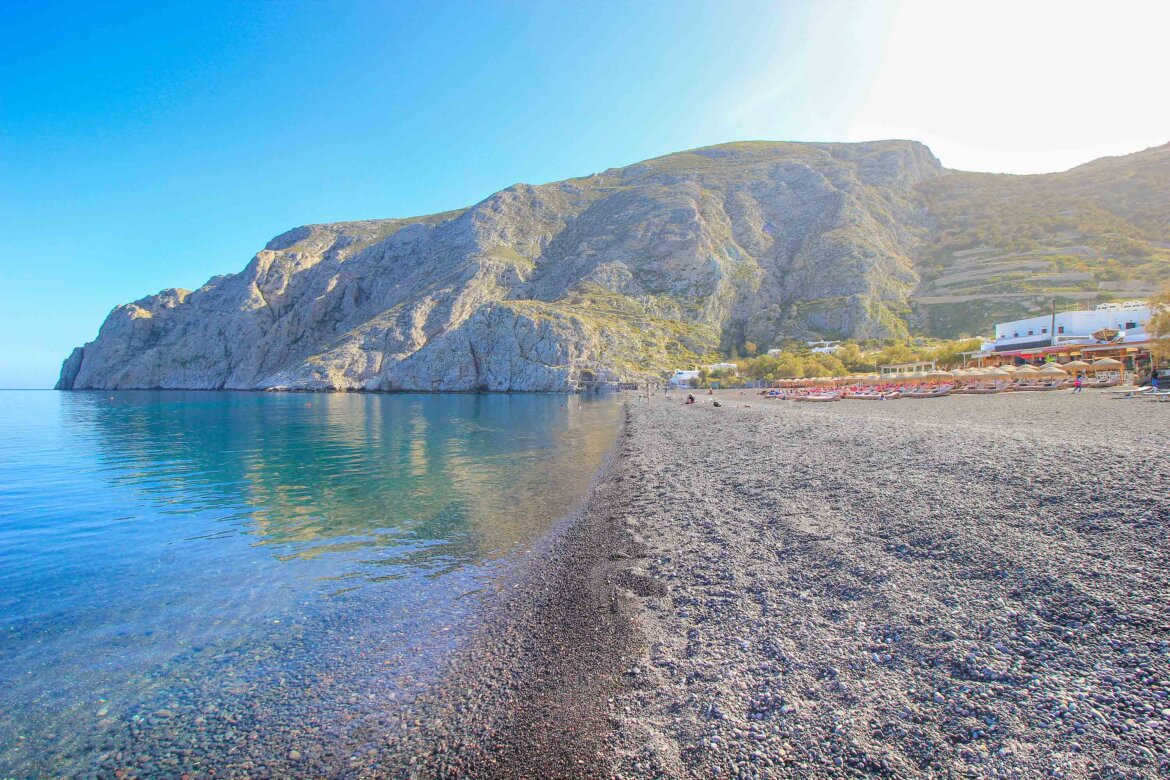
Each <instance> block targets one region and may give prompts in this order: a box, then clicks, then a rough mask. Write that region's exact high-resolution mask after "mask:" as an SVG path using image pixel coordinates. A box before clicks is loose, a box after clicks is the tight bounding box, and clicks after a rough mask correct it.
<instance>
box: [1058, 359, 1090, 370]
mask: <svg viewBox="0 0 1170 780" xmlns="http://www.w3.org/2000/svg"><path fill="white" fill-rule="evenodd" d="M1060 367H1061V368H1063V369H1064V370H1065V371H1073V372H1075V371H1088V370H1089V368H1090V366H1089V364H1088V363H1086V362H1085V361H1083V360H1072V361H1070V362H1068V363H1061V365H1060Z"/></svg>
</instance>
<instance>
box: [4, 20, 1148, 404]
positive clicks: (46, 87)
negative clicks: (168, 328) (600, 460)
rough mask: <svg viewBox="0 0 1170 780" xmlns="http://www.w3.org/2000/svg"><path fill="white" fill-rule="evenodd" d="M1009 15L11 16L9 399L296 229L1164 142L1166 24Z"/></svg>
mask: <svg viewBox="0 0 1170 780" xmlns="http://www.w3.org/2000/svg"><path fill="white" fill-rule="evenodd" d="M996 2H998V0H994V1H992V2H989V3H987V4H946V3H943V4H937V3H930V2H925V0H913V1H911V0H906V1H905V2H889V3H881V2H876V3H875V2H864V3H863V2H849V1H848V0H820V1H819V2H815V3H813V2H806V3H782V2H771V3H765V2H748V1H746V0H744V1H741V2H730V3H727V2H720V3H714V2H711V3H698V2H638V3H633V2H630V3H609V2H581V3H539V4H538V3H529V4H523V3H519V2H480V3H474V4H473V3H422V2H420V3H409V4H406V3H403V4H395V3H390V2H377V3H375V2H369V3H366V2H293V1H291V0H290V1H289V2H260V0H256V1H255V2H238V3H204V2H200V3H135V2H122V3H100V4H93V3H78V4H68V3H57V4H49V3H32V2H28V3H12V2H8V0H0V27H2V28H3V29H4V30H5V45H4V46H3V47H0V236H2V240H0V290H2V293H0V295H2V298H0V387H46V386H50V385H51V384H52V383H53V381H55V379H56V373H57V370H58V367H59V365H60V361H61V359H62V358H64V357H65V356H66V355H67V354H68V352H69V350H70V349H71V348H72V347H73V346H75V345H78V344H81V343H83V342H85V341H88V340H90V339H92V338H93V336H94V335H95V334H96V332H97V328H98V326H99V325H100V324H101V321H102V319H103V318H104V317H105V315H106V314H107V313H108V312H109V310H110V309H111V308H112V307H113V306H114V305H115V304H117V303H122V302H126V301H129V300H134V299H136V298H140V297H142V296H144V295H147V294H150V293H153V292H157V291H158V290H160V289H162V288H165V287H172V286H179V287H188V288H193V287H197V286H199V285H200V284H202V283H203V282H204V281H205V280H206V279H207V278H208V277H210V276H212V275H215V274H220V273H227V272H234V271H237V270H239V269H241V268H242V267H243V266H244V265H245V263H246V262H247V261H248V259H249V258H250V257H251V255H252V254H253V253H254V252H255V251H256V250H257V249H259V248H260V247H262V246H263V245H264V243H265V242H266V241H267V240H268V239H269V238H271V237H272V236H274V235H276V234H278V233H281V232H283V231H284V230H287V229H288V228H290V227H294V226H296V225H301V224H305V223H310V222H325V221H335V220H346V219H359V218H369V217H390V216H404V215H412V214H422V213H431V212H436V211H442V210H446V209H451V208H457V207H461V206H466V205H469V204H471V203H474V202H476V201H478V200H480V199H482V198H484V197H486V196H487V195H489V194H491V193H492V192H494V191H496V190H499V189H501V188H503V187H506V186H508V185H510V184H513V183H515V182H519V181H523V182H530V183H539V182H546V181H553V180H557V179H561V178H566V177H570V176H578V175H584V174H588V173H591V172H593V171H598V170H603V169H605V168H609V167H614V166H619V165H626V164H629V163H633V162H636V161H638V160H641V159H645V158H647V157H652V156H656V155H659V154H664V153H667V152H672V151H677V150H681V149H687V148H693V147H696V146H701V145H705V144H711V143H720V142H724V141H731V140H743V139H784V140H863V139H866V138H877V137H913V138H917V139H920V140H923V141H926V142H927V143H929V144H931V146H932V148H934V150H935V152H936V154H938V155H939V157H940V158H941V159H942V160H943V162H944V164H947V165H950V166H952V167H962V168H976V169H985V170H1005V171H1012V172H1026V171H1035V170H1056V169H1061V168H1065V167H1069V166H1070V165H1073V164H1076V163H1079V162H1083V161H1087V160H1088V159H1091V158H1092V157H1094V156H1098V155H1099V154H1105V153H1114V154H1116V153H1124V152H1128V151H1134V150H1137V149H1140V148H1144V147H1145V146H1149V145H1152V144H1154V143H1164V142H1166V141H1167V140H1170V117H1168V115H1167V114H1166V109H1165V108H1162V107H1160V106H1158V107H1152V108H1141V109H1138V108H1135V107H1134V106H1133V105H1132V104H1133V103H1135V102H1136V101H1134V100H1132V99H1129V98H1131V97H1132V96H1131V95H1129V94H1128V92H1127V91H1125V90H1121V91H1120V94H1119V90H1118V89H1117V82H1116V81H1115V80H1113V78H1116V77H1122V76H1127V77H1128V79H1129V81H1131V82H1133V81H1137V82H1141V79H1142V78H1144V79H1147V82H1146V83H1137V84H1135V86H1134V89H1135V90H1137V88H1139V87H1140V88H1142V91H1144V93H1145V99H1144V100H1142V101H1140V102H1141V103H1142V104H1143V105H1145V104H1149V103H1154V102H1155V101H1153V100H1151V99H1150V98H1151V97H1152V96H1154V95H1156V94H1160V90H1161V87H1160V86H1157V85H1156V84H1155V79H1156V78H1157V75H1158V74H1159V73H1161V72H1162V70H1163V69H1162V68H1160V67H1159V63H1158V61H1157V59H1156V58H1157V57H1158V56H1159V55H1158V54H1157V52H1160V51H1162V48H1161V43H1160V42H1159V41H1158V40H1157V39H1156V36H1157V30H1159V29H1165V25H1164V24H1161V23H1159V24H1153V23H1152V22H1153V21H1154V20H1153V19H1152V18H1150V15H1153V14H1162V11H1161V10H1159V6H1158V5H1157V4H1153V3H1151V4H1149V5H1142V4H1140V3H1135V4H1134V5H1133V6H1130V7H1129V9H1130V10H1129V11H1127V12H1126V13H1125V14H1121V13H1115V12H1110V14H1108V15H1107V18H1102V17H1101V16H1100V14H1099V13H1098V11H1096V10H1094V8H1099V7H1100V6H1099V5H1097V6H1095V7H1094V6H1093V5H1092V4H1087V5H1086V6H1085V7H1084V9H1083V11H1082V12H1078V11H1076V9H1075V8H1073V6H1075V5H1076V4H1075V3H1073V4H1071V6H1070V4H1068V3H1063V4H1060V5H1059V6H1050V7H1049V11H1050V13H1041V12H1040V11H1037V12H1035V13H1034V14H1032V15H1029V13H1021V12H1020V11H1019V10H1018V8H1017V9H1016V10H1014V11H1011V13H1012V14H1013V15H1012V16H1011V17H1008V16H1007V14H1008V12H1009V10H1010V9H1012V8H1013V5H1012V4H1009V3H1004V4H1003V5H1002V6H1001V7H998V8H997V6H996ZM1043 5H1044V4H1043V3H1037V6H1036V8H1041V7H1042V6H1043ZM1115 5H1117V4H1115ZM1120 5H1124V4H1120ZM938 6H949V7H950V8H951V9H960V8H964V7H968V8H976V7H977V8H980V9H984V10H983V11H982V12H980V13H977V14H972V13H970V12H963V11H955V10H951V11H949V12H940V11H939V10H938ZM1057 7H1059V8H1060V9H1063V12H1062V13H1060V14H1057V13H1055V10H1056V8H1057ZM1070 8H1072V10H1071V11H1070ZM956 13H957V14H959V15H956ZM940 14H941V15H940ZM948 14H949V15H948ZM964 14H966V15H964ZM1135 14H1136V16H1135ZM1006 18H1011V19H1012V20H1013V21H1012V23H1011V24H1010V25H1008V24H1006V23H1005V21H1004V20H1005V19H1006ZM1070 20H1071V21H1070ZM1161 21H1165V20H1161ZM1136 22H1140V23H1136ZM1111 26H1113V27H1117V28H1118V31H1119V32H1121V31H1124V32H1125V38H1124V46H1122V45H1118V48H1117V50H1116V51H1114V52H1110V51H1105V52H1102V51H1101V50H1100V46H1099V45H1098V46H1097V47H1096V48H1095V49H1094V51H1095V52H1096V54H1095V57H1094V58H1093V62H1094V67H1093V68H1092V69H1090V68H1088V67H1087V66H1084V70H1083V72H1081V71H1078V70H1077V68H1078V67H1082V66H1080V65H1077V64H1076V63H1077V62H1080V61H1081V60H1083V59H1084V58H1083V57H1082V58H1077V57H1074V56H1071V55H1070V51H1071V50H1072V49H1074V48H1075V46H1076V44H1077V39H1078V36H1082V37H1084V36H1088V35H1089V34H1090V33H1091V34H1093V35H1094V36H1096V37H1099V38H1107V37H1108V33H1109V32H1110V29H1111ZM960 31H961V32H964V34H965V36H966V37H964V36H959V38H958V39H956V38H955V36H956V35H957V34H958V32H960ZM972 36H974V37H976V38H978V37H979V36H983V40H982V41H977V43H978V46H976V43H971V42H967V43H964V42H963V41H964V40H966V38H970V37H972ZM987 36H991V37H992V38H995V37H997V36H1004V40H1005V41H1006V42H1007V43H1006V45H1004V46H1000V47H999V48H998V50H997V51H996V56H994V57H992V56H990V55H989V53H988V52H989V49H991V50H994V49H995V47H994V46H990V47H989V45H988V41H987ZM1143 36H1145V37H1149V38H1150V40H1149V41H1144V38H1143ZM1147 43H1148V44H1150V45H1149V46H1148V47H1146V44H1147ZM1145 48H1148V49H1149V53H1146V54H1143V53H1141V52H1143V50H1144V49H1145ZM1143 56H1144V57H1149V58H1151V59H1150V60H1149V62H1145V61H1141V60H1140V59H1135V58H1140V57H1143ZM1021 58H1022V59H1021ZM1054 58H1055V59H1054ZM993 61H994V62H993ZM1111 77H1113V78H1111ZM1098 82H1099V83H1098ZM952 88H953V89H954V90H956V91H958V92H961V95H959V96H955V97H953V98H952V99H949V100H948V99H947V97H946V95H947V94H948V93H949V92H950V91H951V89H952ZM1098 93H1099V94H1098ZM1074 97H1075V99H1076V100H1078V101H1092V100H1094V98H1095V99H1096V101H1097V105H1099V106H1100V108H1101V109H1102V110H1100V111H1094V112H1093V113H1094V114H1101V115H1102V116H1101V117H1097V118H1095V119H1093V121H1086V118H1085V116H1083V115H1077V116H1069V113H1068V111H1067V109H1065V110H1063V111H1062V108H1061V107H1062V106H1067V104H1068V101H1069V100H1070V99H1072V98H1074ZM1101 101H1105V102H1104V104H1101ZM1110 101H1112V102H1110ZM1106 114H1107V115H1108V116H1104V115H1106ZM1159 123H1160V124H1159Z"/></svg>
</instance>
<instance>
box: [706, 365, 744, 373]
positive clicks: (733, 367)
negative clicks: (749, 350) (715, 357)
mask: <svg viewBox="0 0 1170 780" xmlns="http://www.w3.org/2000/svg"><path fill="white" fill-rule="evenodd" d="M707 370H708V371H730V372H731V373H733V374H738V373H739V366H737V365H735V363H712V364H711V365H709V366H707Z"/></svg>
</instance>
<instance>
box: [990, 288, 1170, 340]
mask: <svg viewBox="0 0 1170 780" xmlns="http://www.w3.org/2000/svg"><path fill="white" fill-rule="evenodd" d="M1152 315H1153V311H1152V309H1151V307H1150V304H1149V303H1148V302H1147V301H1126V302H1125V303H1102V304H1100V305H1099V306H1097V307H1096V308H1095V309H1089V310H1088V311H1062V312H1057V313H1056V314H1055V315H1054V314H1051V313H1049V314H1038V315H1036V316H1034V317H1027V318H1025V319H1022V320H1013V321H1011V322H1001V323H999V324H997V325H996V326H995V336H994V337H993V339H992V340H991V341H985V342H984V343H983V351H984V352H1008V351H1017V350H1023V349H1030V348H1034V347H1058V346H1065V345H1071V344H1095V343H1098V342H1130V343H1132V342H1136V341H1145V340H1146V339H1147V338H1148V335H1147V334H1146V330H1145V327H1146V323H1147V322H1149V321H1150V317H1151V316H1152Z"/></svg>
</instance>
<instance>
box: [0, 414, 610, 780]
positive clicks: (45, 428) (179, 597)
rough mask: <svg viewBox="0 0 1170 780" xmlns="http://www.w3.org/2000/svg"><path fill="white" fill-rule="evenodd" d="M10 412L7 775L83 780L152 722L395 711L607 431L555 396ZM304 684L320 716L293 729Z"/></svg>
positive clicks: (303, 710)
mask: <svg viewBox="0 0 1170 780" xmlns="http://www.w3.org/2000/svg"><path fill="white" fill-rule="evenodd" d="M3 400H4V401H5V403H4V404H3V405H2V406H0V432H3V434H4V435H3V437H0V438H2V441H0V642H2V643H3V651H4V652H3V653H2V654H0V683H2V684H0V776H9V775H13V776H29V775H32V776H38V775H45V774H52V775H71V774H77V773H84V772H85V771H87V767H91V766H93V765H94V762H95V761H97V759H98V758H100V757H101V755H105V754H107V753H109V752H110V751H115V750H116V748H117V747H118V745H120V744H121V742H122V741H124V740H125V739H126V729H127V728H128V725H127V724H128V723H129V724H131V725H130V726H129V728H130V730H131V731H132V732H133V733H134V734H135V735H137V736H136V737H135V738H136V739H141V738H142V735H143V734H144V733H145V732H146V731H147V730H146V729H145V727H143V726H142V725H141V724H139V725H133V724H134V723H138V722H137V721H133V720H132V719H133V718H135V717H138V716H140V715H141V713H142V711H143V710H144V709H149V708H152V707H156V708H157V707H164V708H165V711H167V712H171V711H173V712H174V713H175V714H174V717H173V718H172V719H171V720H169V721H168V723H169V725H168V728H170V729H172V730H177V731H178V736H177V737H175V739H179V740H182V739H186V738H187V736H188V734H187V732H186V731H185V730H186V729H188V728H191V729H194V727H193V726H190V724H189V722H188V720H186V719H185V718H186V715H185V713H186V712H187V710H188V709H189V710H190V712H191V713H194V712H197V711H202V710H201V709H200V708H201V707H204V706H205V701H207V700H211V699H214V700H215V701H216V702H217V704H216V707H217V708H219V709H218V710H217V711H220V710H222V711H227V709H228V708H230V707H231V706H233V705H232V702H233V701H236V699H239V701H238V702H237V704H238V706H239V707H240V708H241V711H242V712H243V711H247V712H252V711H253V710H254V709H255V707H256V706H258V705H257V704H256V702H257V701H258V699H257V697H259V699H262V700H263V701H265V702H267V704H265V707H267V708H268V709H266V710H265V711H266V712H267V711H271V712H272V713H275V714H279V715H280V717H281V718H282V721H281V722H287V723H291V724H294V726H295V728H298V729H300V728H311V725H310V724H313V723H318V724H320V723H324V722H328V723H332V721H333V720H336V714H337V712H338V710H337V707H339V706H341V705H340V704H339V702H343V703H345V706H346V707H348V708H352V707H353V706H354V705H353V703H352V702H351V701H350V697H351V696H353V695H354V691H355V690H363V691H366V690H375V689H376V690H379V691H381V692H382V693H383V694H385V695H386V696H391V697H392V696H393V690H392V689H393V686H395V685H402V684H404V683H402V682H401V680H406V679H410V680H417V679H419V678H420V677H421V676H423V675H424V674H425V669H426V668H427V666H428V664H430V663H431V662H433V661H434V659H435V658H437V657H438V656H440V655H441V654H442V652H443V651H444V650H445V649H447V648H448V647H449V646H450V644H451V642H453V641H455V640H454V637H455V636H456V635H457V634H458V633H459V629H458V624H459V621H460V620H461V619H463V617H464V616H465V613H466V611H467V610H468V609H471V608H473V607H474V601H475V599H471V601H468V597H469V596H471V595H474V594H476V593H477V592H479V590H480V589H481V588H482V585H483V577H484V576H487V575H489V574H490V572H491V571H492V569H493V568H494V566H495V565H496V564H497V562H501V561H504V560H506V559H507V557H508V556H509V555H510V554H515V553H517V552H521V551H523V550H524V549H526V548H527V547H528V546H530V545H531V544H532V543H533V542H534V541H535V540H536V539H538V538H539V537H540V536H541V534H543V533H544V532H546V531H547V530H548V529H549V528H550V527H551V525H552V524H553V523H554V522H555V521H556V519H557V518H560V517H563V516H564V515H565V514H567V513H568V512H569V511H570V510H571V509H572V508H573V506H574V505H575V504H576V503H577V502H578V501H579V500H580V498H581V497H582V495H583V494H584V491H585V489H586V487H587V485H588V483H589V480H590V478H591V477H592V475H593V474H594V473H595V471H596V470H597V468H598V466H599V465H600V463H601V461H602V459H603V457H604V454H605V453H606V452H607V451H608V450H609V448H610V447H611V446H612V443H613V441H614V437H615V434H616V431H617V427H618V426H617V423H618V417H619V415H620V405H619V404H617V403H615V402H613V401H611V400H604V399H590V398H570V397H565V396H551V395H539V396H537V395H364V394H329V395H325V394H314V395H303V394H264V393H227V392H225V393H217V392H146V391H143V392H115V393H80V392H79V393H48V392H6V393H4V394H3ZM387 670H392V671H394V670H396V671H395V673H390V672H389V671H387ZM241 680H251V682H249V683H247V684H245V683H243V682H241ZM295 680H301V681H306V680H315V681H317V683H315V684H314V685H312V686H309V684H308V682H301V683H297V684H298V685H303V686H306V689H311V690H313V691H314V694H313V696H314V697H315V698H313V699H312V702H313V703H310V704H306V703H305V701H304V699H303V693H302V694H298V695H299V696H301V698H299V699H298V704H297V708H298V709H297V710H296V714H295V715H290V714H289V711H288V706H289V705H288V704H287V703H286V699H285V697H284V695H283V693H282V688H281V685H284V684H287V685H290V686H292V685H293V682H292V681H295ZM320 680H328V685H324V684H321V683H320ZM374 681H376V682H374ZM362 700H363V701H364V698H363V699H362ZM245 702H247V706H246V707H245ZM248 708H251V709H248ZM273 717H275V715H274V716H273ZM191 722H193V721H191ZM193 739H194V737H192V740H193ZM184 744H186V743H184ZM260 747H262V745H261V746H260ZM258 749H259V748H258ZM103 751H104V752H103ZM188 752H190V751H188ZM205 763H206V765H209V766H214V765H215V761H213V760H210V759H208V761H207V762H205ZM160 769H161V768H160Z"/></svg>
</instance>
